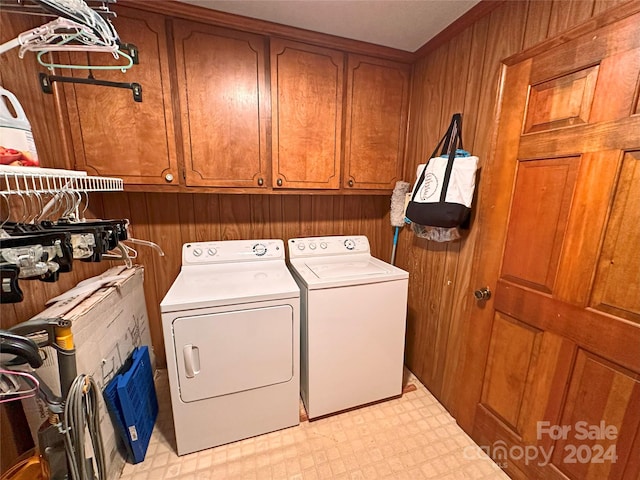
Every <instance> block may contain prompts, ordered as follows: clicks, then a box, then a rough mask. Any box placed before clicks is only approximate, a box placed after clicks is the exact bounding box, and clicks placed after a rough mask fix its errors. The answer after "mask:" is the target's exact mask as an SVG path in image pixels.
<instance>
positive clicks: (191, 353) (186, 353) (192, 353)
mask: <svg viewBox="0 0 640 480" xmlns="http://www.w3.org/2000/svg"><path fill="white" fill-rule="evenodd" d="M182 356H183V358H184V370H185V375H186V376H187V378H193V377H195V376H196V375H197V374H199V373H200V351H199V349H198V347H196V346H194V345H192V344H188V345H185V346H184V347H182Z"/></svg>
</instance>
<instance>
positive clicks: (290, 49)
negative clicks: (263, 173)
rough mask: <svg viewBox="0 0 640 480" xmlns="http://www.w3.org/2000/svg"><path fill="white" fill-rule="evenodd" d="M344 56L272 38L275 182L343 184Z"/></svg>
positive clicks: (299, 185)
mask: <svg viewBox="0 0 640 480" xmlns="http://www.w3.org/2000/svg"><path fill="white" fill-rule="evenodd" d="M343 78H344V55H343V54H342V53H341V52H338V51H335V50H330V49H328V48H321V47H315V46H311V45H306V44H303V43H296V42H290V41H284V40H278V39H273V40H272V41H271V102H272V108H273V123H272V125H273V147H272V161H273V186H274V187H276V188H278V187H282V188H326V189H337V188H339V187H340V155H341V136H342V98H343Z"/></svg>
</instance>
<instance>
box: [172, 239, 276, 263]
mask: <svg viewBox="0 0 640 480" xmlns="http://www.w3.org/2000/svg"><path fill="white" fill-rule="evenodd" d="M260 260H284V242H283V241H282V240H224V241H218V242H192V243H185V244H184V245H183V246H182V265H208V264H212V263H227V262H242V261H251V262H255V261H260Z"/></svg>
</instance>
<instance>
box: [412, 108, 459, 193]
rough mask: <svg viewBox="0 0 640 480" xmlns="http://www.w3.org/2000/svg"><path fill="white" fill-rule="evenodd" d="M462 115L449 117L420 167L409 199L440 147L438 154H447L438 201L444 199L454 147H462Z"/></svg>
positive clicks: (417, 187) (454, 153) (455, 114)
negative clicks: (434, 145)
mask: <svg viewBox="0 0 640 480" xmlns="http://www.w3.org/2000/svg"><path fill="white" fill-rule="evenodd" d="M461 132H462V115H461V114H460V113H454V114H453V117H451V122H450V123H449V128H448V129H447V132H446V133H445V134H444V135H443V136H442V138H441V139H440V141H439V142H438V145H436V148H435V149H434V150H433V153H432V154H431V156H430V157H429V160H427V163H426V165H425V166H424V168H423V169H422V173H421V174H420V177H419V178H418V180H417V181H416V187H415V188H414V191H413V195H412V196H411V201H413V200H415V198H416V195H417V194H418V190H419V188H420V185H422V182H423V181H424V177H425V175H426V173H427V167H428V166H429V162H430V161H431V159H432V158H435V157H436V156H437V155H438V150H440V147H442V150H441V151H440V155H445V154H447V153H448V154H449V161H448V162H447V169H446V171H445V177H444V184H443V185H442V192H441V194H440V201H441V202H444V199H445V197H446V195H447V187H448V186H449V178H450V177H451V171H452V170H453V161H454V159H455V156H456V148H462V133H461ZM458 145H459V147H458Z"/></svg>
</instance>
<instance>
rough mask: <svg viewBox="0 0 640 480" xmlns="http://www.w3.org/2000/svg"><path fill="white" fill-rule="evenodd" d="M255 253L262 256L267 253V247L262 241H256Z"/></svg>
mask: <svg viewBox="0 0 640 480" xmlns="http://www.w3.org/2000/svg"><path fill="white" fill-rule="evenodd" d="M253 253H255V254H256V255H257V256H259V257H261V256H263V255H264V254H265V253H267V247H265V246H264V245H263V244H262V243H256V244H255V245H254V246H253Z"/></svg>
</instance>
